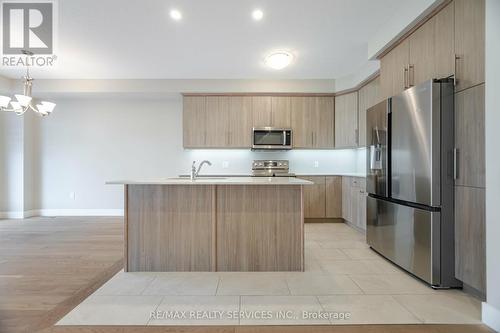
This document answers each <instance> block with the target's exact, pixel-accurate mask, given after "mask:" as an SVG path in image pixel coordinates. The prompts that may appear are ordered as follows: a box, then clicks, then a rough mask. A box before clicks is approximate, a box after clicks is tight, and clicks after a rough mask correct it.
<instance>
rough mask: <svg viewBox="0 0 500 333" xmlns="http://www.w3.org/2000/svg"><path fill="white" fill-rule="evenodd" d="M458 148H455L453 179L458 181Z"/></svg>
mask: <svg viewBox="0 0 500 333" xmlns="http://www.w3.org/2000/svg"><path fill="white" fill-rule="evenodd" d="M458 153H459V151H458V148H453V179H454V180H457V179H458V176H459V175H458Z"/></svg>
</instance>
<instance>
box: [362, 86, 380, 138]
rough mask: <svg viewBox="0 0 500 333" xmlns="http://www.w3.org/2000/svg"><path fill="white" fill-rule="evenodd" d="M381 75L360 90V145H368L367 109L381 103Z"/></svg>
mask: <svg viewBox="0 0 500 333" xmlns="http://www.w3.org/2000/svg"><path fill="white" fill-rule="evenodd" d="M381 100H382V99H381V98H380V77H377V78H376V79H374V80H372V81H371V82H370V83H368V84H366V85H365V86H363V87H361V89H359V91H358V137H359V139H358V145H359V146H360V147H364V146H366V110H368V109H369V108H371V107H372V106H374V105H375V104H377V103H379V102H380V101H381Z"/></svg>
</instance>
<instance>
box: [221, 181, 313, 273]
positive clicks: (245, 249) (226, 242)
mask: <svg viewBox="0 0 500 333" xmlns="http://www.w3.org/2000/svg"><path fill="white" fill-rule="evenodd" d="M301 199H302V186H300V185H298V186H279V185H269V186H266V185H262V186H251V185H241V186H239V185H237V186H235V185H218V186H217V270H218V271H302V270H303V237H304V233H303V215H302V200H301Z"/></svg>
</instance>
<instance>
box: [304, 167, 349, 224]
mask: <svg viewBox="0 0 500 333" xmlns="http://www.w3.org/2000/svg"><path fill="white" fill-rule="evenodd" d="M300 178H302V179H306V180H309V181H311V182H313V183H314V185H306V186H304V217H305V218H307V219H314V218H328V219H330V218H341V217H342V177H341V176H326V177H325V176H309V177H300Z"/></svg>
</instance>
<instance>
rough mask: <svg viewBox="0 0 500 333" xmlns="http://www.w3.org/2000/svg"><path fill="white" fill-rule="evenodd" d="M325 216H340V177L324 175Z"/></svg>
mask: <svg viewBox="0 0 500 333" xmlns="http://www.w3.org/2000/svg"><path fill="white" fill-rule="evenodd" d="M325 191H326V198H325V199H326V217H327V218H342V177H340V176H328V177H325Z"/></svg>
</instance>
